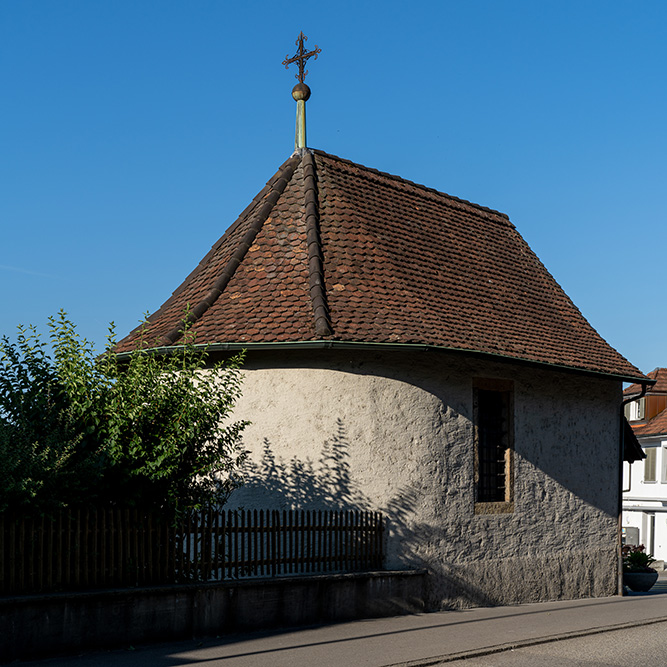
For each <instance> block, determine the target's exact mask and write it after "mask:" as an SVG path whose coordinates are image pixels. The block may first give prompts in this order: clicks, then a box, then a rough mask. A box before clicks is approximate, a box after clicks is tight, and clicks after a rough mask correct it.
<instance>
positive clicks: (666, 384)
mask: <svg viewBox="0 0 667 667" xmlns="http://www.w3.org/2000/svg"><path fill="white" fill-rule="evenodd" d="M646 377H647V378H649V379H650V380H654V381H655V384H654V385H653V386H652V387H651V388H650V389H649V391H648V393H649V394H667V368H655V369H654V370H652V371H651V372H650V373H647V374H646ZM641 390H642V387H641V385H640V384H631V385H630V386H629V387H627V388H626V389H625V390H624V391H623V395H624V396H625V397H626V398H627V397H629V396H634V395H635V394H639V393H640V392H641Z"/></svg>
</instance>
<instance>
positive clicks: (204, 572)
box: [0, 510, 383, 595]
mask: <svg viewBox="0 0 667 667" xmlns="http://www.w3.org/2000/svg"><path fill="white" fill-rule="evenodd" d="M382 531H383V521H382V515H381V514H380V513H379V512H362V511H275V510H274V511H271V510H269V511H266V510H259V511H258V510H246V511H244V510H237V511H234V510H228V511H219V510H207V511H202V512H197V513H193V514H191V515H190V516H188V517H187V518H185V519H184V520H182V521H180V522H179V523H178V524H176V525H174V524H173V523H170V522H169V521H167V520H166V519H165V518H163V517H160V515H158V514H155V513H147V512H140V511H138V510H98V511H80V512H73V513H64V512H63V513H60V514H58V515H56V516H55V517H52V518H40V519H32V518H27V517H21V516H13V515H9V514H0V595H16V594H23V593H38V592H51V591H63V590H84V589H95V588H108V587H133V586H149V585H161V584H174V583H186V582H207V581H223V580H230V579H231V580H233V579H241V578H247V577H275V576H281V575H298V574H316V573H326V572H357V571H364V570H373V569H380V568H381V567H382V560H383V546H382Z"/></svg>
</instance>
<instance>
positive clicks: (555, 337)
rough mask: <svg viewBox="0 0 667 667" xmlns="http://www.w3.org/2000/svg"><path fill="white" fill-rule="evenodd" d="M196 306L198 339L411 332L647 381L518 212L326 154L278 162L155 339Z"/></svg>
mask: <svg viewBox="0 0 667 667" xmlns="http://www.w3.org/2000/svg"><path fill="white" fill-rule="evenodd" d="M186 304H189V307H190V308H191V309H193V314H191V316H190V319H191V320H192V322H193V325H192V327H193V331H195V332H196V334H197V338H196V340H197V342H198V343H213V344H214V343H260V342H286V341H294V342H296V341H312V340H321V339H323V338H326V339H329V340H337V341H348V342H351V341H354V342H368V343H413V344H425V345H433V346H438V347H444V348H452V349H460V350H466V351H473V352H481V353H488V354H492V355H500V356H502V357H509V358H513V359H522V360H528V361H534V362H540V363H546V364H554V365H557V366H566V367H572V368H576V369H580V370H585V371H594V372H599V373H603V374H608V375H617V376H620V377H623V378H626V379H633V380H636V379H641V378H643V375H642V374H641V372H640V371H639V370H638V369H637V368H635V367H634V366H633V365H632V364H630V363H629V362H628V361H627V360H626V359H625V358H623V357H622V356H621V355H620V354H619V353H618V352H616V351H615V350H614V349H613V348H611V347H610V346H609V345H608V344H607V343H606V342H605V341H604V340H603V339H602V338H601V337H600V336H599V335H598V334H597V332H596V331H595V330H594V329H593V328H592V327H591V326H590V324H588V322H587V321H586V320H585V319H584V317H583V316H582V315H581V313H580V312H579V310H578V309H577V308H576V307H575V306H574V305H573V303H572V302H571V301H570V299H569V298H568V297H567V295H566V294H565V293H564V292H563V291H562V289H561V288H560V286H559V285H558V284H557V283H556V281H555V280H554V279H553V277H552V276H551V275H550V274H549V272H548V271H547V270H546V269H545V268H544V266H543V265H542V263H541V262H540V261H539V259H538V258H537V257H536V256H535V254H534V253H533V252H532V251H531V249H530V248H529V247H528V245H527V244H526V243H525V241H524V240H523V239H522V237H521V236H520V235H519V233H518V232H517V231H516V229H515V227H514V225H512V223H511V222H510V221H509V219H508V218H507V216H505V215H503V214H501V213H498V212H496V211H492V210H490V209H487V208H484V207H481V206H476V205H474V204H471V203H469V202H466V201H463V200H460V199H457V198H455V197H451V196H449V195H445V194H443V193H441V192H437V191H436V190H432V189H429V188H426V187H424V186H421V185H417V184H415V183H411V182H409V181H406V180H404V179H401V178H399V177H396V176H391V175H389V174H384V173H381V172H378V171H376V170H373V169H368V168H366V167H363V166H361V165H358V164H354V163H352V162H349V161H346V160H342V159H340V158H337V157H334V156H331V155H328V154H326V153H323V152H320V151H313V152H312V153H310V152H308V153H306V154H305V155H304V156H303V157H298V156H296V157H293V158H291V159H290V160H288V161H287V162H286V163H285V164H284V165H283V166H282V167H281V169H280V170H279V172H278V173H277V174H276V176H275V177H274V178H273V179H272V180H271V181H270V182H269V184H267V187H266V188H264V190H263V191H262V192H261V193H260V194H259V195H258V196H257V197H256V198H255V200H253V202H252V203H251V205H250V206H249V207H248V209H246V211H244V212H243V214H242V215H241V216H240V217H239V219H238V220H237V221H236V223H234V225H232V227H231V228H230V229H228V230H227V232H226V233H225V234H224V236H223V237H222V238H221V239H220V240H219V241H218V242H217V243H216V244H215V245H214V246H213V248H212V250H211V252H209V254H208V255H207V256H206V257H205V258H204V259H203V260H202V262H201V263H200V265H199V266H198V267H197V269H195V271H193V273H192V274H190V276H188V278H186V280H185V282H184V283H183V284H182V285H181V286H180V287H179V288H178V289H177V290H176V292H175V293H174V295H173V296H172V297H171V299H169V300H168V301H167V302H166V303H165V304H164V305H163V306H162V307H161V308H160V309H159V310H158V311H157V312H156V313H155V314H154V315H153V316H152V317H151V318H150V322H149V325H148V328H147V330H146V332H145V334H144V335H145V340H146V341H148V343H149V344H151V345H153V344H156V345H173V344H178V342H179V336H180V333H179V321H180V319H181V318H182V314H183V311H184V309H185V307H186ZM316 321H317V325H316ZM139 340H140V336H139V333H138V331H137V330H135V332H133V333H132V334H130V335H129V336H128V337H126V338H125V339H124V340H123V341H121V342H120V344H119V346H118V351H127V350H130V349H133V348H134V347H136V346H137V345H138V344H139Z"/></svg>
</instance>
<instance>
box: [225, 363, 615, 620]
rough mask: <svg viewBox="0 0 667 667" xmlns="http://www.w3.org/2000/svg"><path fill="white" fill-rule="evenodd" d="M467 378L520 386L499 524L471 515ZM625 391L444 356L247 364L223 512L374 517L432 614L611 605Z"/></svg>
mask: <svg viewBox="0 0 667 667" xmlns="http://www.w3.org/2000/svg"><path fill="white" fill-rule="evenodd" d="M297 355H298V356H297ZM473 377H482V378H505V379H511V380H514V383H515V385H514V387H515V396H514V406H515V424H514V432H515V438H514V445H515V461H514V464H515V507H514V511H513V512H512V513H509V514H499V515H475V513H474V497H473V492H474V491H473V467H474V460H473V456H474V454H473V446H472V424H471V418H472V378H473ZM620 391H621V386H620V383H619V382H614V381H610V380H605V379H597V378H588V377H584V376H580V375H575V374H572V373H562V372H553V371H546V370H540V369H537V370H536V369H534V368H530V367H528V366H520V365H514V364H508V363H503V362H489V361H485V360H481V359H476V358H472V357H468V356H464V355H457V354H453V353H450V354H445V353H438V352H433V351H423V352H414V353H412V354H405V353H402V352H401V353H370V352H363V351H357V350H355V351H352V352H349V353H346V352H341V351H335V352H334V351H328V352H326V353H325V352H318V353H312V352H305V353H304V352H300V353H297V352H290V353H289V354H287V353H284V354H283V355H282V356H281V357H276V356H266V355H264V356H263V355H260V354H259V353H255V354H254V356H251V357H250V358H249V359H248V362H247V364H246V368H245V381H244V388H243V397H242V399H241V400H240V401H239V403H238V405H237V409H236V416H238V417H240V418H244V419H249V420H251V421H252V424H251V425H250V426H249V427H248V428H247V430H246V432H245V436H244V442H245V446H246V447H247V448H248V449H249V450H250V451H251V452H252V456H251V463H250V465H249V470H248V482H247V485H246V486H245V487H244V488H242V489H240V490H238V491H236V492H235V493H234V495H233V496H232V499H231V501H230V505H229V506H234V505H237V504H238V505H243V506H244V507H246V508H253V507H257V508H260V507H268V506H270V507H274V508H276V507H277V508H288V507H296V508H305V509H309V508H310V509H323V508H327V509H331V508H338V507H341V508H348V507H349V508H364V509H366V508H368V509H380V510H381V511H382V512H384V514H385V516H386V517H387V519H388V521H387V525H388V535H387V559H386V567H388V568H394V569H395V568H405V567H424V566H425V567H427V568H428V569H429V570H430V572H431V577H430V589H429V590H430V595H429V606H430V607H431V608H444V607H464V606H479V605H494V604H508V603H517V602H529V601H538V600H551V599H568V598H577V597H587V596H605V595H613V594H614V593H615V592H616V567H617V556H616V539H617V498H618V495H617V494H618V474H617V470H618V429H619V421H618V410H619V408H618V406H619V402H620Z"/></svg>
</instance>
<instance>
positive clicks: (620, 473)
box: [616, 382, 653, 595]
mask: <svg viewBox="0 0 667 667" xmlns="http://www.w3.org/2000/svg"><path fill="white" fill-rule="evenodd" d="M640 384H641V386H642V390H641V392H640V394H639V396H637V395H636V394H635V395H634V396H633V397H632V398H626V399H625V400H624V401H621V415H620V419H619V424H620V432H621V433H620V437H619V443H620V444H619V462H618V463H619V465H618V530H617V533H618V535H617V538H616V539H617V546H618V570H617V571H618V577H617V595H623V554H622V552H621V547H622V546H623V462H624V460H625V456H624V454H625V428H623V418H624V417H625V406H626V405H627V404H628V403H632V401H636V400H637V399H640V398H643V397H644V395H645V394H646V391H647V390H648V387H649V384H653V383H648V382H641V383H640ZM630 465H632V464H630Z"/></svg>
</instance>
